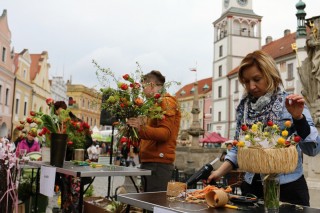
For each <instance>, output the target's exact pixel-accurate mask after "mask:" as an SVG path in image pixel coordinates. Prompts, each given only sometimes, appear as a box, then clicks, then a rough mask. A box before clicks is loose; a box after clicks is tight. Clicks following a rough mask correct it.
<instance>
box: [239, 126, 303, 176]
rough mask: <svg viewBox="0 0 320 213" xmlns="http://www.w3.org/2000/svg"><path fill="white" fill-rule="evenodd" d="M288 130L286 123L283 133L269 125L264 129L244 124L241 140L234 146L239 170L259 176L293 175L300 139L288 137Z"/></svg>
mask: <svg viewBox="0 0 320 213" xmlns="http://www.w3.org/2000/svg"><path fill="white" fill-rule="evenodd" d="M290 127H291V121H286V122H285V123H284V129H282V130H280V128H279V126H278V125H276V124H274V123H273V122H272V121H268V122H267V123H266V124H265V125H264V124H263V123H262V122H257V123H255V124H252V125H251V126H249V125H247V124H243V125H242V126H241V135H240V140H239V141H236V142H234V145H236V146H237V147H238V155H237V158H238V164H239V168H240V169H242V170H244V171H248V172H253V173H262V174H272V173H289V172H293V171H294V170H295V169H296V166H297V162H298V152H297V149H296V145H297V144H298V143H299V142H300V140H301V138H300V137H299V136H298V135H294V134H292V135H289V128H290ZM252 162H254V163H252Z"/></svg>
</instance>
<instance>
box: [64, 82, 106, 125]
mask: <svg viewBox="0 0 320 213" xmlns="http://www.w3.org/2000/svg"><path fill="white" fill-rule="evenodd" d="M67 96H68V97H69V98H72V100H73V102H72V103H70V104H69V106H68V107H69V108H70V109H71V111H72V112H73V113H74V114H75V115H76V116H77V117H78V118H80V119H81V120H83V121H85V122H87V123H88V124H89V125H90V126H91V127H92V128H93V127H94V126H97V127H98V129H99V128H100V114H101V99H102V98H101V95H100V94H99V93H98V92H97V91H96V90H95V89H92V88H88V87H86V86H84V85H79V84H71V83H70V82H67Z"/></svg>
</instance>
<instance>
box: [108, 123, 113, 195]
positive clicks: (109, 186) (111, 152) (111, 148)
mask: <svg viewBox="0 0 320 213" xmlns="http://www.w3.org/2000/svg"><path fill="white" fill-rule="evenodd" d="M113 138H114V125H113V124H112V130H111V141H110V165H112V157H113ZM110 191H111V176H108V193H107V198H110Z"/></svg>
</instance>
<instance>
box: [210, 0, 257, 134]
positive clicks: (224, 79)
mask: <svg viewBox="0 0 320 213" xmlns="http://www.w3.org/2000/svg"><path fill="white" fill-rule="evenodd" d="M252 1H253V0H222V15H221V17H220V18H218V19H217V20H216V21H215V22H213V26H214V44H213V48H214V49H213V51H214V57H213V75H212V76H213V82H212V88H213V90H212V92H213V95H212V97H213V103H212V108H213V116H212V117H213V119H212V127H211V129H212V131H214V132H218V133H220V134H221V135H222V136H224V137H228V138H231V137H232V136H233V135H230V130H232V129H234V127H233V126H232V123H234V122H233V121H234V120H235V112H234V111H235V107H236V106H235V105H236V102H237V100H236V99H238V98H239V91H238V89H240V90H242V89H241V85H239V83H238V81H237V78H236V77H232V76H231V77H230V76H228V73H229V72H230V71H232V70H233V69H235V68H236V67H237V66H238V65H239V64H240V62H241V60H242V59H243V58H244V56H246V55H247V54H248V53H249V52H252V51H254V50H258V49H261V18H262V16H259V15H257V14H255V13H254V12H253V10H252ZM238 87H239V88H238ZM233 96H234V97H233ZM231 132H232V131H231Z"/></svg>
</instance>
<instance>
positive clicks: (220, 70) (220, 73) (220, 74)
mask: <svg viewBox="0 0 320 213" xmlns="http://www.w3.org/2000/svg"><path fill="white" fill-rule="evenodd" d="M221 76H222V65H220V66H219V77H221Z"/></svg>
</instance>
